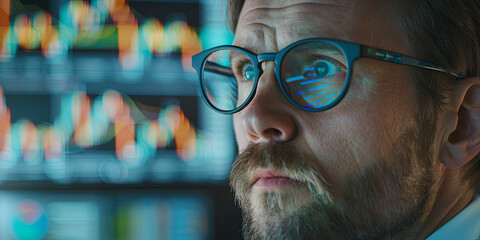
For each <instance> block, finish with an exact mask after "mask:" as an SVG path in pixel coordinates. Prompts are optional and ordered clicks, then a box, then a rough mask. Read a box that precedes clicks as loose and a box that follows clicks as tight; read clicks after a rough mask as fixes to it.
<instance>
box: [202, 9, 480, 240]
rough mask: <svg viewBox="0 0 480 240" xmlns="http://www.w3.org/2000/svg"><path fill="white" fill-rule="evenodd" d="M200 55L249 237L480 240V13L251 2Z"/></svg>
mask: <svg viewBox="0 0 480 240" xmlns="http://www.w3.org/2000/svg"><path fill="white" fill-rule="evenodd" d="M229 7H230V9H229V11H230V19H231V24H232V28H233V29H234V32H235V40H234V43H233V45H234V46H235V47H233V46H223V47H218V48H215V49H211V50H206V51H205V52H203V53H201V54H198V55H197V56H195V57H194V59H193V62H194V67H195V68H196V69H197V71H198V72H199V78H200V82H201V88H202V93H203V97H204V99H205V100H206V102H207V103H208V105H209V106H210V107H212V108H213V109H214V110H216V111H218V112H221V113H227V114H231V113H233V114H234V115H233V118H234V128H235V134H236V140H237V143H238V148H239V152H240V154H239V156H238V157H237V159H236V161H235V163H234V165H233V168H232V172H231V176H230V180H231V186H232V188H233V190H234V192H235V195H236V198H237V199H238V202H239V203H240V206H241V207H242V210H243V214H244V236H245V238H247V239H392V238H393V239H426V238H428V239H480V200H479V199H478V198H477V197H475V189H476V188H477V186H478V185H479V183H480V160H479V152H480V77H479V76H480V73H479V69H480V62H479V61H478V59H479V58H480V41H479V39H480V27H479V26H480V1H478V0H473V1H472V0H459V1H453V0H415V1H414V0H409V1H405V0H402V1H400V0H398V1H376V0H310V1H299V0H275V1H272V0H245V1H241V0H238V1H231V2H230V5H229Z"/></svg>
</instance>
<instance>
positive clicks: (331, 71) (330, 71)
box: [314, 61, 342, 77]
mask: <svg viewBox="0 0 480 240" xmlns="http://www.w3.org/2000/svg"><path fill="white" fill-rule="evenodd" d="M314 70H315V74H316V75H317V76H318V77H326V76H330V75H335V74H337V73H339V72H342V69H340V68H339V67H338V66H337V65H335V64H333V63H330V62H328V61H320V62H318V63H317V64H315V66H314Z"/></svg>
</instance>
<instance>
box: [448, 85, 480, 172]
mask: <svg viewBox="0 0 480 240" xmlns="http://www.w3.org/2000/svg"><path fill="white" fill-rule="evenodd" d="M460 81H463V82H462V83H460V84H458V85H457V86H456V87H455V89H454V91H453V95H452V104H453V111H447V114H449V115H450V116H447V119H449V121H450V123H448V124H447V125H450V126H451V128H450V130H449V132H448V134H447V137H446V138H444V139H443V142H442V145H443V147H442V152H441V155H440V161H441V162H442V163H443V164H444V165H445V166H447V167H449V168H457V167H461V166H463V165H465V164H466V163H468V162H469V161H471V160H472V159H473V158H474V157H475V156H476V155H477V154H478V153H479V152H480V77H471V78H467V79H462V80H460Z"/></svg>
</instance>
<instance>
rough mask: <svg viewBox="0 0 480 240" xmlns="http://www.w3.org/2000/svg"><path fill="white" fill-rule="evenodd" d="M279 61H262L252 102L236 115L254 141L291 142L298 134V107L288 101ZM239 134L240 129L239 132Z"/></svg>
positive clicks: (238, 125) (250, 139)
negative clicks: (278, 71) (278, 78)
mask: <svg viewBox="0 0 480 240" xmlns="http://www.w3.org/2000/svg"><path fill="white" fill-rule="evenodd" d="M274 66H275V63H274V62H272V61H264V62H262V66H261V67H262V69H263V73H262V75H261V76H260V79H259V81H258V85H257V89H256V93H255V96H254V98H253V99H252V101H251V102H250V104H249V105H248V106H247V107H246V108H245V109H243V110H242V111H240V112H238V113H237V114H236V115H235V121H237V123H236V126H237V127H240V128H242V129H236V130H237V131H238V130H240V131H244V132H245V134H246V135H247V138H248V140H249V141H250V142H254V143H261V142H271V141H274V142H288V141H290V140H292V139H293V138H295V136H296V134H297V124H296V119H295V114H294V112H295V111H297V110H296V109H294V108H295V107H294V106H293V105H292V104H290V103H289V102H288V100H287V99H286V98H285V96H283V93H282V91H281V89H280V87H279V85H278V83H277V81H276V77H275V73H274V70H273V69H274ZM237 134H238V132H237Z"/></svg>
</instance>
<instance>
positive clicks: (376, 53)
mask: <svg viewBox="0 0 480 240" xmlns="http://www.w3.org/2000/svg"><path fill="white" fill-rule="evenodd" d="M310 42H325V43H329V44H332V45H334V46H336V47H337V48H338V49H340V51H342V53H343V55H344V56H345V61H346V64H347V66H346V68H347V75H346V77H345V85H344V87H343V89H342V91H341V92H340V93H339V95H338V97H337V98H336V99H335V100H334V101H333V102H332V103H330V104H329V105H327V106H325V107H321V108H306V107H303V106H301V105H299V104H297V103H296V102H295V101H293V99H291V97H290V96H289V95H288V94H287V92H286V91H285V89H284V87H283V84H282V80H281V75H280V68H281V65H282V61H283V58H284V56H285V55H286V54H287V53H288V52H289V51H290V50H291V49H293V48H294V47H296V46H298V45H301V44H305V43H310ZM228 49H231V50H237V51H240V52H242V53H244V54H245V55H247V56H248V57H249V58H250V60H251V61H252V65H253V67H254V69H255V81H254V86H253V88H252V92H251V93H250V95H249V96H248V98H247V99H246V101H245V102H244V103H243V104H242V105H240V106H239V107H237V108H235V109H233V110H230V111H225V110H221V109H218V108H216V107H215V106H214V105H213V104H212V103H211V102H210V101H208V99H207V97H206V96H207V94H206V92H205V84H204V83H203V79H202V78H203V74H202V73H203V69H204V65H205V64H206V59H207V57H208V56H209V55H210V54H212V53H213V52H215V51H218V50H228ZM360 57H367V58H372V59H377V60H381V61H386V62H391V63H396V64H401V65H407V66H412V67H419V68H424V69H430V70H434V71H438V72H443V73H446V74H450V75H452V76H454V77H456V78H460V79H464V76H463V75H461V74H459V73H454V72H451V71H449V70H448V69H447V68H445V67H442V66H439V65H436V64H433V63H429V62H425V61H422V60H420V59H417V58H414V57H410V56H406V55H403V54H400V53H396V52H392V51H388V50H384V49H380V48H375V47H370V46H365V45H362V44H358V43H352V42H345V41H341V40H334V39H324V38H310V39H304V40H301V41H298V42H295V43H292V44H290V45H288V46H287V47H285V48H284V49H282V50H281V51H279V52H277V53H262V54H255V53H252V52H250V51H248V50H246V49H244V48H241V47H237V46H233V45H223V46H218V47H214V48H211V49H208V50H205V51H203V52H201V53H199V54H196V55H194V56H193V57H192V66H193V68H194V69H195V70H196V71H197V73H198V79H199V81H200V88H201V92H202V99H203V100H204V101H205V102H206V103H207V105H208V106H209V107H210V108H212V109H213V110H215V111H217V112H219V113H223V114H233V113H236V112H239V111H241V110H242V109H243V108H245V107H246V106H247V105H248V104H249V103H250V102H251V101H252V99H253V97H254V96H255V93H256V91H257V84H258V81H259V79H260V76H261V75H262V73H263V70H262V67H261V65H260V64H261V63H262V62H264V61H274V62H275V67H274V73H275V77H276V78H277V83H278V85H279V86H280V89H281V90H282V92H283V95H284V96H285V97H286V98H287V99H288V100H289V101H290V102H291V103H292V104H293V105H295V106H296V107H298V108H301V109H303V110H306V111H310V112H320V111H325V110H328V109H330V108H332V107H334V106H335V105H337V104H338V103H339V102H340V101H341V100H342V99H343V97H344V96H345V94H346V92H347V91H348V88H349V86H350V80H351V74H352V72H353V63H354V61H355V60H356V59H358V58H360ZM209 68H210V71H214V72H216V73H219V74H222V75H227V76H232V75H233V73H232V70H231V69H229V68H226V67H223V66H220V65H217V64H215V63H210V66H209Z"/></svg>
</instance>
